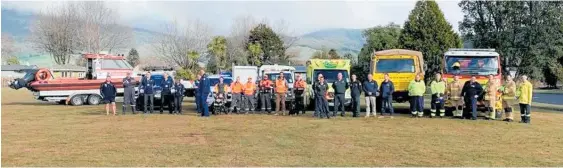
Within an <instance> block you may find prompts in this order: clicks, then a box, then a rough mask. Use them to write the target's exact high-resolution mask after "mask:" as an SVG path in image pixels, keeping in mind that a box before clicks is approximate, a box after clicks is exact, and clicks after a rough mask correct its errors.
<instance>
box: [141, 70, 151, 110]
mask: <svg viewBox="0 0 563 168" xmlns="http://www.w3.org/2000/svg"><path fill="white" fill-rule="evenodd" d="M139 90H140V91H141V92H142V93H143V94H144V96H143V98H144V100H143V102H144V104H143V112H144V113H145V114H147V113H148V111H147V107H149V104H148V101H149V99H150V103H151V104H150V113H152V112H153V111H154V93H153V91H154V80H152V79H151V73H150V72H147V73H146V74H145V76H144V77H143V79H141V89H139Z"/></svg>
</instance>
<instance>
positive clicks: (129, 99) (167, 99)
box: [100, 72, 185, 115]
mask: <svg viewBox="0 0 563 168" xmlns="http://www.w3.org/2000/svg"><path fill="white" fill-rule="evenodd" d="M174 81H175V82H174ZM181 81H182V79H180V78H177V79H176V80H173V79H172V78H171V77H169V75H168V74H164V79H163V80H162V83H161V84H160V86H161V87H162V91H161V102H160V114H162V113H163V110H164V106H165V105H167V106H168V110H169V113H170V114H181V113H182V102H183V100H184V91H185V88H184V85H183V84H182V83H181ZM135 85H136V81H135V78H133V77H132V76H131V73H127V77H125V78H123V89H124V91H123V112H122V114H125V112H126V110H127V106H130V108H131V112H132V113H133V114H135V113H136V108H135V107H136V101H137V99H136V98H135ZM155 86H156V85H155V81H154V80H153V79H151V73H150V72H147V73H146V74H145V76H143V77H142V78H141V82H140V84H139V93H140V94H139V95H143V96H142V97H139V98H142V99H143V102H144V103H143V113H144V114H149V113H153V112H154V94H155V92H156V91H155ZM100 95H101V96H102V100H103V101H104V103H106V115H109V109H110V105H111V106H112V112H113V115H115V114H116V107H115V97H116V95H117V89H116V87H115V84H114V83H112V81H111V77H110V76H108V77H107V78H106V81H105V82H104V83H102V85H101V86H100Z"/></svg>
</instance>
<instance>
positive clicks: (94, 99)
mask: <svg viewBox="0 0 563 168" xmlns="http://www.w3.org/2000/svg"><path fill="white" fill-rule="evenodd" d="M101 101H102V98H101V97H100V96H98V95H95V94H93V95H90V96H88V104H90V105H98V104H100V102H101Z"/></svg>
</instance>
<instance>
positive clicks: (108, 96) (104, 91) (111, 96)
mask: <svg viewBox="0 0 563 168" xmlns="http://www.w3.org/2000/svg"><path fill="white" fill-rule="evenodd" d="M100 95H102V98H103V101H104V103H106V115H109V105H110V104H111V106H112V112H113V115H114V116H115V96H116V95H117V90H116V89H115V86H114V85H113V83H111V77H109V76H108V77H107V78H106V81H105V82H104V83H102V85H101V86H100Z"/></svg>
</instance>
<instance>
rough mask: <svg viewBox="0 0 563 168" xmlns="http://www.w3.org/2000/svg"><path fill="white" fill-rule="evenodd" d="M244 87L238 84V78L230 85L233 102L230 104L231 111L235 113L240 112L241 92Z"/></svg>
mask: <svg viewBox="0 0 563 168" xmlns="http://www.w3.org/2000/svg"><path fill="white" fill-rule="evenodd" d="M243 88H244V86H243V85H242V83H240V77H238V76H237V79H236V80H235V82H233V83H231V91H232V92H233V98H232V99H233V101H232V102H231V111H232V112H234V111H235V108H236V109H237V113H238V112H239V111H241V110H242V107H243V103H242V91H243Z"/></svg>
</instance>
